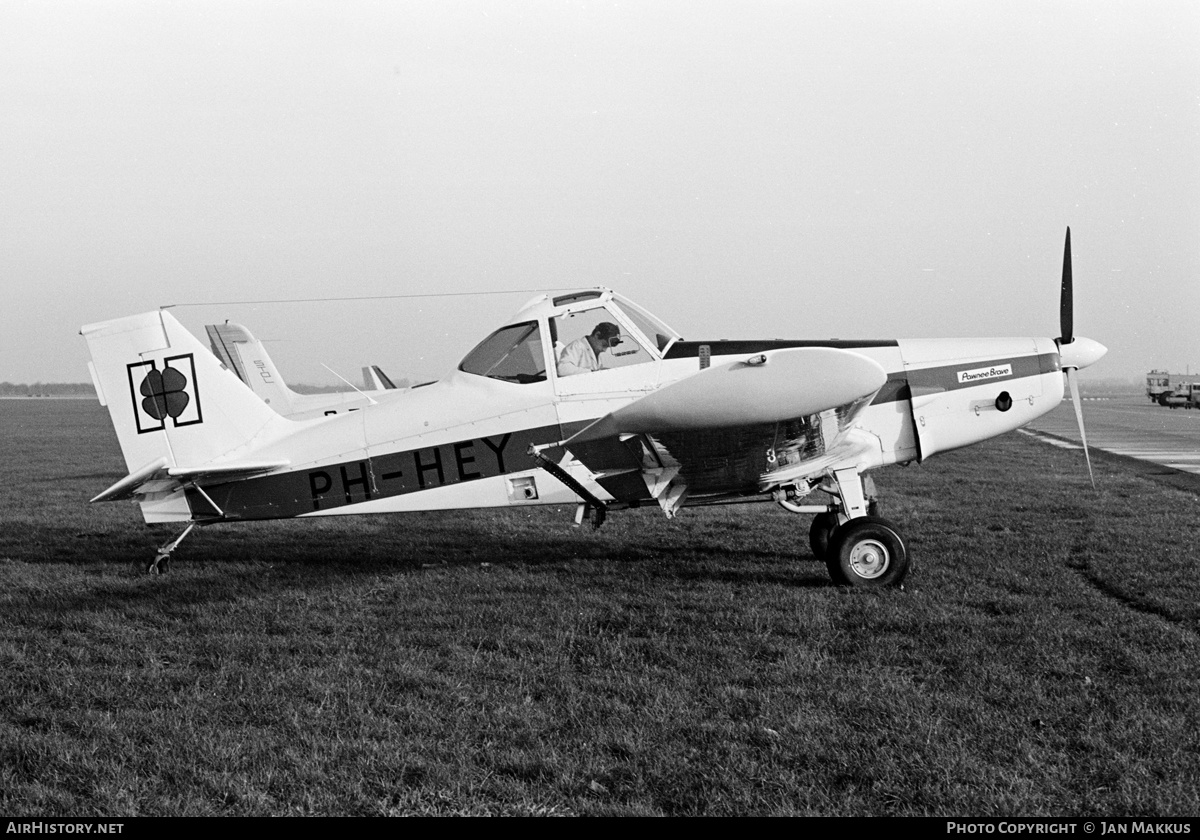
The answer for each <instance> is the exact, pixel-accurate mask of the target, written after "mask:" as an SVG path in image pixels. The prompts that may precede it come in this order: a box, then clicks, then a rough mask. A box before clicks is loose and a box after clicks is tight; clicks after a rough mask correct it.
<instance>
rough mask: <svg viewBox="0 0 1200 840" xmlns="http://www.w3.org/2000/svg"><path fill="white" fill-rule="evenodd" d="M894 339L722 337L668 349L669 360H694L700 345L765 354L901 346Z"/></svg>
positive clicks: (719, 351) (722, 352)
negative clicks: (829, 348)
mask: <svg viewBox="0 0 1200 840" xmlns="http://www.w3.org/2000/svg"><path fill="white" fill-rule="evenodd" d="M899 346H900V342H898V341H896V340H895V339H885V340H879V341H869V340H855V339H851V340H847V341H842V340H841V339H836V338H833V339H828V340H825V341H792V340H790V339H783V338H772V339H745V340H743V339H732V340H730V339H721V340H720V341H677V342H675V343H674V344H672V345H671V347H670V349H668V350H667V355H666V358H668V359H693V358H697V357H698V356H699V355H700V348H701V347H707V348H708V349H709V352H710V353H711V354H712V355H714V356H732V355H736V354H740V353H765V352H766V351H768V350H790V349H792V348H795V347H832V348H833V349H835V350H862V349H864V348H868V347H899Z"/></svg>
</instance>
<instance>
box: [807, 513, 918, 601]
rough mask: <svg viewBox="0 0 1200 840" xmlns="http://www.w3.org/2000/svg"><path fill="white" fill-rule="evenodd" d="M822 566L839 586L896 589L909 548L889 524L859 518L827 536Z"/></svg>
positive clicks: (899, 582)
mask: <svg viewBox="0 0 1200 840" xmlns="http://www.w3.org/2000/svg"><path fill="white" fill-rule="evenodd" d="M825 565H826V566H827V567H828V568H829V576H830V577H831V578H833V582H834V583H836V584H838V585H841V586H869V587H883V586H899V585H900V584H901V583H902V582H903V581H904V576H905V575H906V574H908V548H907V547H906V546H905V545H904V540H903V539H901V537H900V534H899V532H898V531H897V530H896V528H895V526H894V525H892V523H890V522H888V521H887V520H886V519H880V518H879V517H877V516H860V517H858V518H857V519H851V520H849V521H848V522H845V523H843V524H842V525H841V526H840V527H838V528H837V530H836V531H834V532H833V534H831V535H830V539H829V550H828V552H827V553H826V555H825Z"/></svg>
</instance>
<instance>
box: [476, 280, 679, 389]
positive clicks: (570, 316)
mask: <svg viewBox="0 0 1200 840" xmlns="http://www.w3.org/2000/svg"><path fill="white" fill-rule="evenodd" d="M513 321H514V322H513V323H512V324H510V325H509V326H506V327H501V328H500V329H498V330H496V331H495V332H494V333H492V334H491V335H489V336H488V337H487V338H485V339H484V340H483V341H482V342H480V343H479V344H478V345H477V346H476V347H475V349H474V350H472V351H471V352H470V353H468V354H467V356H466V358H464V359H463V361H462V364H460V365H459V366H458V369H459V370H461V371H463V372H464V373H470V374H475V375H476V376H486V377H488V378H490V379H498V380H500V381H503V382H511V383H515V384H519V385H525V384H529V383H533V382H544V381H546V379H547V378H548V374H547V371H553V374H551V375H553V376H554V377H556V378H561V377H564V376H572V375H577V374H587V373H596V372H599V371H603V370H611V369H614V368H621V367H629V366H631V365H639V364H646V363H649V362H655V361H658V360H659V359H661V358H662V357H663V354H664V353H665V352H666V350H667V348H668V347H670V346H671V344H673V343H674V342H675V341H678V340H679V338H680V336H679V333H677V332H675V331H674V330H673V329H671V328H670V327H668V326H667V325H666V324H664V323H663V322H662V321H660V320H659V319H658V318H656V317H654V316H653V315H651V314H650V313H649V312H647V311H646V310H644V309H642V308H641V307H640V306H638V305H637V304H635V303H633V302H632V301H629V300H627V299H625V298H623V297H621V296H620V295H617V294H615V293H613V292H612V291H609V290H608V289H589V290H586V291H579V292H572V293H570V294H565V295H558V296H556V297H549V296H545V295H543V296H541V297H538V298H535V299H534V300H532V301H530V302H529V303H528V304H526V305H525V307H524V308H522V309H521V311H520V312H518V313H517V315H515V316H514V318H513Z"/></svg>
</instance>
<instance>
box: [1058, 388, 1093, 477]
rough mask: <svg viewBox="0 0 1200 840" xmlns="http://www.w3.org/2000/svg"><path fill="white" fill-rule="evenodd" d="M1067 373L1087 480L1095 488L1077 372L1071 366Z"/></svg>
mask: <svg viewBox="0 0 1200 840" xmlns="http://www.w3.org/2000/svg"><path fill="white" fill-rule="evenodd" d="M1063 372H1064V373H1065V374H1066V375H1067V384H1068V385H1070V386H1071V402H1073V403H1074V404H1075V419H1076V421H1078V423H1079V439H1080V440H1081V441H1083V457H1084V458H1085V459H1086V460H1087V468H1088V480H1090V481H1091V482H1092V489H1093V490H1095V489H1096V476H1095V475H1094V474H1093V473H1092V456H1091V455H1090V454H1089V453H1088V444H1087V432H1085V431H1084V430H1083V404H1082V403H1081V402H1080V400H1079V380H1078V379H1077V378H1076V377H1077V376H1078V375H1079V372H1078V371H1077V370H1075V368H1073V367H1069V368H1067V369H1066V370H1064V371H1063Z"/></svg>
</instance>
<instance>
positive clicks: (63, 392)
mask: <svg viewBox="0 0 1200 840" xmlns="http://www.w3.org/2000/svg"><path fill="white" fill-rule="evenodd" d="M0 397H92V398H93V399H95V397H96V389H95V388H93V387H92V383H90V382H34V383H33V384H32V385H20V384H14V383H12V382H0Z"/></svg>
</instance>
